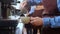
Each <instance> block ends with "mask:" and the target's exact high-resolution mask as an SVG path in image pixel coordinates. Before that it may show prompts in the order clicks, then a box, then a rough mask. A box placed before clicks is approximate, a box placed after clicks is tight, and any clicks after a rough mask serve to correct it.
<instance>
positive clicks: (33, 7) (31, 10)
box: [29, 6, 36, 14]
mask: <svg viewBox="0 0 60 34" xmlns="http://www.w3.org/2000/svg"><path fill="white" fill-rule="evenodd" d="M35 8H36V6H31V9H30V11H29V14H32V13H34V11H35Z"/></svg>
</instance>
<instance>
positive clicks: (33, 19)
mask: <svg viewBox="0 0 60 34" xmlns="http://www.w3.org/2000/svg"><path fill="white" fill-rule="evenodd" d="M31 24H32V25H34V26H42V25H43V21H42V18H40V17H31Z"/></svg>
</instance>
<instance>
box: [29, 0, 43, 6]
mask: <svg viewBox="0 0 60 34" xmlns="http://www.w3.org/2000/svg"><path fill="white" fill-rule="evenodd" d="M40 2H42V0H28V5H29V6H33V5H37V4H39V3H40Z"/></svg>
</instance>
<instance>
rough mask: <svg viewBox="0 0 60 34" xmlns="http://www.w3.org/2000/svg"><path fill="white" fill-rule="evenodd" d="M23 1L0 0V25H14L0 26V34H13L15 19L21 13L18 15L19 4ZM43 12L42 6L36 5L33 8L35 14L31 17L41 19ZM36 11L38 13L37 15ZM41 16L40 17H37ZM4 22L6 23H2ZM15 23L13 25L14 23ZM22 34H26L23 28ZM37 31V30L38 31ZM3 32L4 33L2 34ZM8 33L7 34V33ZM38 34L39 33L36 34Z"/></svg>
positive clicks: (15, 24) (19, 15)
mask: <svg viewBox="0 0 60 34" xmlns="http://www.w3.org/2000/svg"><path fill="white" fill-rule="evenodd" d="M22 1H23V0H6V1H4V0H0V19H1V20H0V22H1V24H2V23H3V24H6V23H8V22H9V23H10V24H14V25H9V23H8V25H9V26H8V25H6V26H5V25H3V24H2V25H0V27H1V28H0V34H4V33H6V34H15V28H16V26H17V19H19V18H20V17H21V15H22V14H23V13H20V3H21V2H22ZM43 10H44V7H43V5H42V4H41V5H37V6H36V8H35V12H34V13H33V15H32V16H39V17H42V14H41V13H42V11H43ZM37 11H38V13H37ZM39 14H41V15H39ZM4 22H6V23H4ZM14 22H15V23H14ZM24 30H25V31H24V33H26V29H25V28H24ZM38 31H39V30H38ZM3 32H4V33H3ZM7 32H8V33H7ZM38 34H39V33H38Z"/></svg>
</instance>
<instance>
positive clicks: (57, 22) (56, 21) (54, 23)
mask: <svg viewBox="0 0 60 34" xmlns="http://www.w3.org/2000/svg"><path fill="white" fill-rule="evenodd" d="M40 2H41V0H35V1H34V0H31V1H29V3H30V5H36V4H38V3H40ZM57 7H58V9H59V11H60V0H57ZM48 25H50V26H51V27H52V28H58V27H60V16H55V17H53V18H50V17H45V18H43V26H48Z"/></svg>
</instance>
